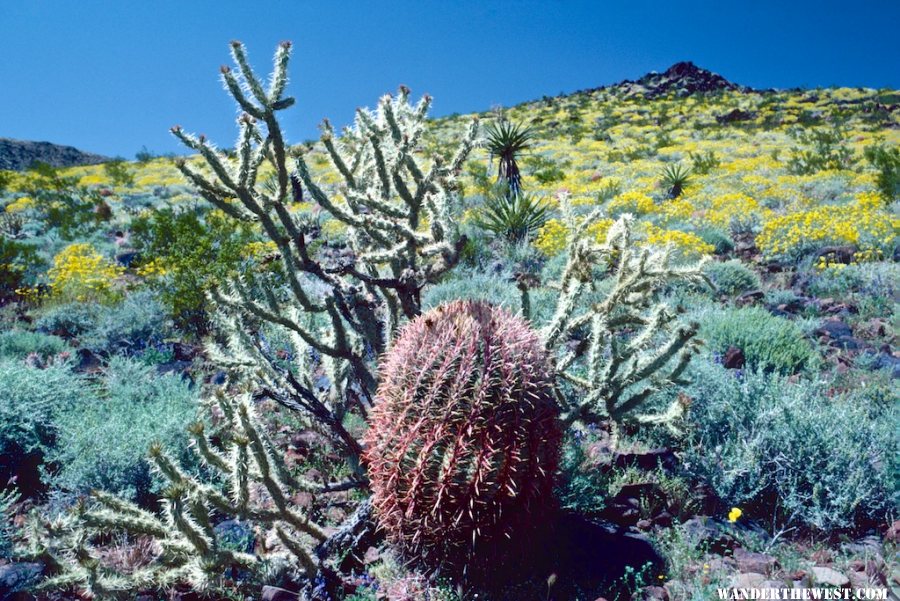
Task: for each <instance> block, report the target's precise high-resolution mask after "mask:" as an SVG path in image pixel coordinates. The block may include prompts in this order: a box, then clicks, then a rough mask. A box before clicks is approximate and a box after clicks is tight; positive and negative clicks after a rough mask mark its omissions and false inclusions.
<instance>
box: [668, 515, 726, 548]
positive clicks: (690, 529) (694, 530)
mask: <svg viewBox="0 0 900 601" xmlns="http://www.w3.org/2000/svg"><path fill="white" fill-rule="evenodd" d="M682 527H683V528H684V532H685V534H686V535H687V536H688V538H689V540H691V541H692V542H693V544H694V547H695V548H703V549H705V550H706V551H707V552H708V553H716V554H718V555H724V554H725V553H726V552H727V551H733V550H734V549H736V548H737V547H738V544H737V541H735V540H734V537H732V536H731V535H730V534H728V533H727V531H726V526H725V524H724V522H721V521H719V520H716V519H713V518H710V517H708V516H698V517H695V518H691V519H689V520H688V521H686V522H685V523H684V524H682Z"/></svg>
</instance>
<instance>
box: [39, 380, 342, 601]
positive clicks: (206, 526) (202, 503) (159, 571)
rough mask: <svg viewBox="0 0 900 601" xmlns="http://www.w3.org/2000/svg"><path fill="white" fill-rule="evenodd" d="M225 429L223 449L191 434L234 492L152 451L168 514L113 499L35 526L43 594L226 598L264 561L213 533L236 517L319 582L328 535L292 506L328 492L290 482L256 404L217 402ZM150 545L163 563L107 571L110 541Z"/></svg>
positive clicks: (196, 428)
mask: <svg viewBox="0 0 900 601" xmlns="http://www.w3.org/2000/svg"><path fill="white" fill-rule="evenodd" d="M216 402H217V406H218V411H220V412H221V415H222V422H221V424H220V425H219V427H218V428H216V431H215V438H216V440H217V441H218V443H217V444H213V442H212V440H211V439H212V438H213V437H212V436H210V434H209V433H208V432H206V426H205V425H204V424H203V423H202V422H197V423H195V424H194V425H193V426H192V427H191V428H190V432H191V436H192V438H193V443H194V450H195V452H196V453H197V455H198V457H199V458H200V459H201V461H202V462H203V463H204V464H205V465H206V466H207V467H208V468H209V469H210V470H211V471H214V472H216V473H218V475H219V478H218V480H220V481H222V482H225V483H226V484H225V486H224V487H223V488H220V487H218V486H216V485H211V484H209V483H206V482H204V481H201V480H199V479H198V478H197V477H195V476H194V475H191V474H189V473H188V472H186V471H185V470H184V469H182V467H181V466H179V465H178V464H177V463H176V462H174V461H173V460H172V459H171V457H169V456H168V455H167V454H166V452H165V451H164V450H163V449H162V448H161V447H160V446H159V445H154V446H153V448H151V450H150V458H151V461H152V462H153V465H154V467H155V468H156V470H157V471H158V472H159V473H160V474H161V475H162V476H163V477H164V478H165V480H166V481H167V482H168V486H167V488H166V489H165V491H164V493H163V500H162V509H163V511H162V513H161V515H157V514H154V513H152V512H150V511H147V510H145V509H142V508H141V507H139V506H137V505H135V504H134V503H131V502H129V501H125V500H123V499H120V498H118V497H115V496H114V495H110V494H108V493H104V492H99V491H98V492H95V493H94V494H93V499H92V502H90V503H87V504H83V505H82V506H80V507H79V509H78V511H77V512H76V513H75V514H74V515H67V516H64V517H62V518H59V519H56V520H44V519H38V518H34V519H33V521H32V523H31V524H30V525H29V528H28V535H29V549H28V552H29V554H30V555H32V556H34V557H37V558H41V559H43V560H44V561H45V562H46V563H47V564H49V565H50V566H51V568H52V569H53V570H54V571H55V574H54V575H53V576H52V577H51V578H49V579H48V580H46V581H44V582H43V583H42V587H43V588H47V589H54V588H64V589H69V588H74V589H78V590H82V591H85V592H87V593H88V594H90V595H91V596H98V597H100V598H129V597H130V595H133V594H134V592H135V591H140V590H147V589H150V588H166V587H173V586H177V585H189V586H191V587H192V588H194V589H195V590H201V591H202V590H210V589H212V590H217V589H221V588H224V587H223V584H224V582H223V580H224V578H225V577H226V575H227V574H228V573H230V572H231V570H235V569H245V570H255V569H258V568H260V567H261V565H262V561H263V560H262V559H261V555H265V554H264V553H262V554H260V553H259V552H258V550H257V553H256V554H250V553H247V552H243V551H238V550H235V549H234V548H232V547H230V546H229V545H228V544H226V542H225V541H223V540H222V537H221V536H220V535H219V533H218V532H217V531H216V529H215V528H214V527H213V525H214V516H222V515H224V516H233V517H235V518H237V519H240V520H248V521H249V522H252V523H255V524H256V525H257V526H259V527H261V528H263V529H264V530H270V531H272V532H273V534H274V535H275V536H276V537H277V539H278V541H279V542H280V549H277V550H275V549H273V550H272V552H271V553H270V554H268V557H266V561H267V562H268V563H269V564H270V565H271V563H272V562H273V561H276V560H277V561H280V562H282V563H284V564H285V565H293V566H294V567H295V568H296V570H297V571H299V572H301V573H304V574H306V575H307V576H309V577H313V576H314V575H315V574H316V573H317V572H318V570H319V562H318V560H317V559H316V557H315V555H314V554H313V552H312V548H313V547H314V546H315V545H316V544H318V543H320V542H322V541H324V540H325V538H326V536H325V531H324V529H323V528H322V527H321V526H320V525H318V524H316V523H315V522H314V521H313V520H311V519H310V517H309V516H308V515H306V514H305V513H304V512H302V511H300V510H298V509H297V508H296V507H294V506H293V505H292V503H291V502H290V501H289V498H290V496H291V495H292V494H294V493H295V492H300V491H303V492H309V493H316V492H322V491H323V489H327V486H326V487H323V486H322V485H320V484H316V483H313V482H309V481H306V480H303V479H298V478H295V477H293V476H291V475H290V474H289V471H288V470H287V469H286V466H285V465H284V463H283V462H282V461H281V460H280V458H279V456H278V454H277V453H274V452H272V448H271V443H270V442H269V441H268V438H267V436H266V434H265V432H264V430H263V429H262V427H261V426H260V425H259V424H258V419H257V417H256V415H255V412H254V410H253V405H252V401H251V399H250V397H249V395H243V396H241V397H239V398H238V399H232V398H230V397H229V396H227V395H225V394H218V395H216ZM112 533H115V534H117V535H127V536H129V537H149V538H150V539H152V540H153V541H154V546H155V547H156V548H157V549H158V551H157V554H156V557H155V560H154V561H153V562H152V563H150V564H149V565H146V566H139V567H137V568H136V569H134V570H132V571H131V572H130V573H123V572H121V571H119V570H116V569H114V567H113V566H111V565H108V564H105V563H104V561H103V552H102V546H103V545H104V543H105V542H106V541H107V540H108V538H109V535H110V534H112Z"/></svg>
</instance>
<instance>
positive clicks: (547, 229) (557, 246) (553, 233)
mask: <svg viewBox="0 0 900 601" xmlns="http://www.w3.org/2000/svg"><path fill="white" fill-rule="evenodd" d="M568 235H569V230H568V229H567V228H566V226H565V225H564V224H563V222H562V221H560V220H559V219H550V220H548V221H547V223H545V224H544V225H542V226H541V228H540V229H539V230H538V233H537V236H536V237H535V239H534V243H533V244H534V247H535V248H537V249H538V250H539V251H541V252H542V253H544V254H545V255H547V256H548V257H554V256H556V255H558V254H559V253H561V252H562V251H563V249H564V248H565V247H566V238H567V237H568Z"/></svg>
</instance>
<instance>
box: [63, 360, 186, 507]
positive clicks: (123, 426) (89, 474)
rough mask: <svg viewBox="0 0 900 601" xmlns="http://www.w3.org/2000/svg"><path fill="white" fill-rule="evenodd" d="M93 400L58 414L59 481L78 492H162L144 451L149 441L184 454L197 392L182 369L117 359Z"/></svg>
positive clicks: (143, 495)
mask: <svg viewBox="0 0 900 601" xmlns="http://www.w3.org/2000/svg"><path fill="white" fill-rule="evenodd" d="M93 392H94V394H93V395H92V398H90V399H88V400H86V401H83V402H80V403H77V404H73V405H70V406H68V407H67V408H66V409H65V410H64V411H62V412H60V414H59V416H58V417H57V425H58V429H59V443H58V445H57V447H56V448H55V449H54V450H53V451H52V452H51V453H50V458H51V459H52V460H54V461H55V462H57V463H58V464H59V466H60V469H59V471H58V472H57V473H56V474H55V475H54V482H55V484H56V485H58V486H59V487H61V488H63V489H65V490H68V491H70V492H74V493H87V492H89V491H90V490H92V489H103V490H107V491H110V492H114V493H116V494H119V495H122V496H125V497H127V498H129V499H137V500H142V501H146V500H147V499H149V498H150V497H151V496H152V494H153V493H155V492H157V491H158V486H157V483H156V482H155V479H154V478H153V477H151V472H150V466H149V463H148V462H147V459H146V458H147V450H148V448H149V446H150V444H151V443H152V442H160V443H162V444H163V446H164V448H166V449H167V450H168V451H170V452H172V453H173V454H175V455H176V456H181V458H182V459H185V460H186V459H187V458H188V454H187V453H185V451H186V448H187V433H186V428H187V426H188V424H189V423H190V422H191V420H192V419H193V417H194V415H195V410H196V403H195V392H194V391H193V390H192V389H191V387H190V385H189V383H188V382H186V381H184V380H183V379H182V378H180V377H179V376H177V375H173V374H165V375H160V374H159V373H158V372H157V371H156V370H155V369H154V368H152V367H150V366H147V365H145V364H143V363H140V362H138V361H136V360H134V359H128V358H124V357H113V358H112V359H111V360H110V362H109V366H108V367H107V368H106V369H105V370H104V372H103V377H102V380H101V381H100V382H99V383H98V384H97V385H96V387H95V388H94V389H93Z"/></svg>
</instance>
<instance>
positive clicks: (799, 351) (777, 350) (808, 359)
mask: <svg viewBox="0 0 900 601" xmlns="http://www.w3.org/2000/svg"><path fill="white" fill-rule="evenodd" d="M700 337H701V338H702V339H703V340H705V341H706V342H707V343H708V345H709V347H710V349H711V350H712V351H713V352H716V353H724V352H725V351H727V350H728V348H729V347H732V346H733V347H737V348H739V349H741V350H742V351H743V353H744V358H745V359H746V362H747V366H748V367H750V368H758V369H762V370H765V371H774V372H778V373H782V374H791V373H796V372H798V371H800V370H802V369H804V368H806V367H807V366H810V365H811V364H812V363H813V361H814V360H815V358H816V354H815V351H814V350H813V347H812V346H811V344H810V343H809V341H808V340H806V338H805V337H804V335H803V330H802V329H800V327H799V326H797V325H796V324H795V323H793V322H791V321H788V320H787V319H783V318H781V317H775V316H774V315H772V314H771V313H769V312H768V311H766V310H765V309H761V308H759V307H745V308H726V309H715V310H711V311H708V312H705V313H704V314H702V315H701V316H700Z"/></svg>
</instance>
